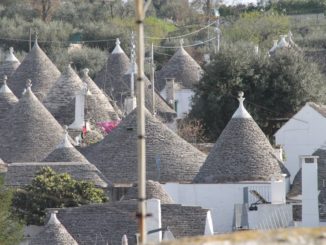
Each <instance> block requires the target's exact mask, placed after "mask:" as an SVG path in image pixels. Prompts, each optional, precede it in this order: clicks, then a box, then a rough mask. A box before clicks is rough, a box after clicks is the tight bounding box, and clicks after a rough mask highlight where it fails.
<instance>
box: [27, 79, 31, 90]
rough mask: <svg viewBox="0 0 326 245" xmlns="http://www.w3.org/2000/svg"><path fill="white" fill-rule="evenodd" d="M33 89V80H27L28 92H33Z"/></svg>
mask: <svg viewBox="0 0 326 245" xmlns="http://www.w3.org/2000/svg"><path fill="white" fill-rule="evenodd" d="M31 87H32V80H31V79H27V81H26V91H32V89H31Z"/></svg>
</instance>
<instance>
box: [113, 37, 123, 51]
mask: <svg viewBox="0 0 326 245" xmlns="http://www.w3.org/2000/svg"><path fill="white" fill-rule="evenodd" d="M120 53H123V50H122V48H121V47H120V39H119V38H117V39H116V41H115V48H114V49H113V51H112V54H120Z"/></svg>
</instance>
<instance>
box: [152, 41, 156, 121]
mask: <svg viewBox="0 0 326 245" xmlns="http://www.w3.org/2000/svg"><path fill="white" fill-rule="evenodd" d="M151 82H152V113H153V115H154V116H155V114H156V113H155V112H156V109H155V64H154V45H153V43H152V49H151Z"/></svg>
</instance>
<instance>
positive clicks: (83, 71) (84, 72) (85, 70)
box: [82, 68, 89, 76]
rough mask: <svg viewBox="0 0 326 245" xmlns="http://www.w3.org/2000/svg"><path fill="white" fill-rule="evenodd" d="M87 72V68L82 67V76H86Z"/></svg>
mask: <svg viewBox="0 0 326 245" xmlns="http://www.w3.org/2000/svg"><path fill="white" fill-rule="evenodd" d="M88 73H89V69H88V68H84V69H83V70H82V74H83V76H88Z"/></svg>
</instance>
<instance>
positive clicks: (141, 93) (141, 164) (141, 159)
mask: <svg viewBox="0 0 326 245" xmlns="http://www.w3.org/2000/svg"><path fill="white" fill-rule="evenodd" d="M135 8H136V30H137V44H138V47H137V64H138V72H137V135H138V139H137V155H138V215H137V216H138V220H139V235H140V237H139V243H140V244H141V245H143V244H145V243H146V238H147V234H146V220H145V219H146V203H145V201H146V142H145V90H144V60H145V48H144V23H143V21H144V18H145V10H144V0H135Z"/></svg>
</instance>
